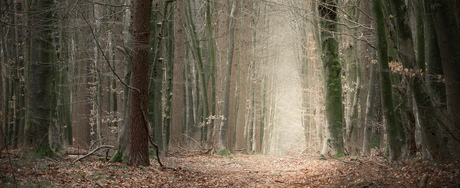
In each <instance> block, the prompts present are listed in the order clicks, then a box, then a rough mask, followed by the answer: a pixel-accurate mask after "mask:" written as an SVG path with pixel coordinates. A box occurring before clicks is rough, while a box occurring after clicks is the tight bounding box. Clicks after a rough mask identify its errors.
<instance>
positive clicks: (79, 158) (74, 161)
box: [72, 145, 113, 164]
mask: <svg viewBox="0 0 460 188" xmlns="http://www.w3.org/2000/svg"><path fill="white" fill-rule="evenodd" d="M102 148H113V146H110V145H102V146H99V147H97V148H96V149H93V150H92V151H90V152H89V153H87V154H86V155H83V156H81V157H78V158H76V159H75V160H73V161H72V164H74V163H76V162H77V161H79V160H82V159H84V158H86V157H88V156H90V155H92V154H93V153H94V152H96V151H97V150H100V149H102Z"/></svg>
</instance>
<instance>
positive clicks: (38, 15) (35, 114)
mask: <svg viewBox="0 0 460 188" xmlns="http://www.w3.org/2000/svg"><path fill="white" fill-rule="evenodd" d="M37 3H38V4H32V5H31V7H33V9H31V10H30V12H29V13H30V14H32V15H31V20H30V21H31V22H30V23H29V25H30V27H32V28H34V29H33V30H34V31H36V32H37V33H35V35H33V36H34V37H32V38H31V41H30V42H31V44H30V59H29V60H30V62H29V67H28V69H27V72H28V75H27V88H28V90H27V96H28V97H29V98H28V100H27V102H26V108H27V114H26V127H25V130H24V131H25V136H26V144H25V146H26V147H27V148H32V150H31V152H32V153H35V154H37V155H38V156H44V157H45V156H47V157H49V156H54V155H55V153H54V151H53V150H52V149H51V146H50V141H49V126H50V124H51V120H52V119H51V118H52V114H51V102H52V101H51V100H52V94H53V93H52V88H51V87H52V70H51V64H52V63H53V53H54V51H53V50H54V49H53V47H52V45H51V44H52V26H53V25H52V24H53V21H52V19H51V15H52V12H51V10H52V6H53V4H54V1H52V0H46V1H40V2H37Z"/></svg>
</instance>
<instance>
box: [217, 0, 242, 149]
mask: <svg viewBox="0 0 460 188" xmlns="http://www.w3.org/2000/svg"><path fill="white" fill-rule="evenodd" d="M237 4H238V2H237V1H236V0H233V1H232V8H231V10H230V18H229V19H230V23H229V28H228V32H229V36H228V39H229V47H228V53H227V56H228V57H227V58H228V59H227V74H226V79H225V88H224V89H225V92H224V95H225V97H224V106H223V108H224V110H223V115H224V119H223V120H222V125H221V130H220V139H219V150H223V149H227V148H228V145H229V140H228V129H229V124H228V122H229V117H230V115H229V111H230V108H232V106H230V92H231V90H230V84H231V83H232V68H233V50H234V46H235V42H234V36H235V8H236V7H237V6H238V5H237Z"/></svg>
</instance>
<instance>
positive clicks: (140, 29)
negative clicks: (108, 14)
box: [128, 0, 152, 166]
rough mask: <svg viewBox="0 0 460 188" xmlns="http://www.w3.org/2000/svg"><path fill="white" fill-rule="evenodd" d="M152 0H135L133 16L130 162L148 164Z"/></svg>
mask: <svg viewBox="0 0 460 188" xmlns="http://www.w3.org/2000/svg"><path fill="white" fill-rule="evenodd" d="M151 6H152V2H151V1H150V0H136V1H134V17H133V29H134V30H133V41H134V42H133V55H132V57H133V64H132V71H133V75H132V82H133V87H134V89H132V90H131V93H132V96H131V103H130V104H131V105H130V108H131V113H130V121H131V126H130V127H131V133H130V152H129V158H128V165H130V166H140V165H142V166H148V165H150V161H149V141H148V140H149V132H148V125H147V117H146V116H147V104H148V83H149V82H148V67H149V66H148V60H149V51H150V50H149V49H150V47H149V35H150V30H149V29H150V27H149V25H150V12H151V11H150V8H151Z"/></svg>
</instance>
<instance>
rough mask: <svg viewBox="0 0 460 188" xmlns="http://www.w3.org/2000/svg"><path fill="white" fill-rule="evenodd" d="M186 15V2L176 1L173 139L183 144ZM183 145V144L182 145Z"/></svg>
mask: <svg viewBox="0 0 460 188" xmlns="http://www.w3.org/2000/svg"><path fill="white" fill-rule="evenodd" d="M185 39H186V35H185V15H184V2H183V1H176V6H175V11H174V65H173V69H174V70H173V75H172V76H173V80H172V82H173V92H172V107H171V108H172V117H171V118H172V123H171V139H172V140H175V141H177V142H179V143H181V138H182V134H181V133H185V132H183V131H182V127H183V126H184V124H185V114H186V113H185V95H184V92H185V91H184V90H185V80H184V71H185V70H184V67H185ZM181 144H183V143H181Z"/></svg>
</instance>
